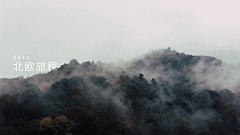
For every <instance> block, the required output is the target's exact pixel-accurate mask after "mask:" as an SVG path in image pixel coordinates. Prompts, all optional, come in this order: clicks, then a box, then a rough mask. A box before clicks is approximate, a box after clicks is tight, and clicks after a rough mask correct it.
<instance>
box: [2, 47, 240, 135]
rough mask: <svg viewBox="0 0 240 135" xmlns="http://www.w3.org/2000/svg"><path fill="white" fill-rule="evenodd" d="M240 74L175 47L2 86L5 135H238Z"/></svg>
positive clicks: (68, 68)
mask: <svg viewBox="0 0 240 135" xmlns="http://www.w3.org/2000/svg"><path fill="white" fill-rule="evenodd" d="M239 80H240V77H239V69H238V68H234V67H233V66H231V65H227V64H225V63H223V62H222V61H221V60H217V59H216V58H213V57H209V56H193V55H186V54H184V53H179V52H176V51H174V50H171V49H170V48H168V49H165V50H161V51H156V52H152V53H150V54H147V55H145V56H144V57H141V58H136V59H134V60H131V61H129V62H126V63H124V64H123V65H122V66H116V65H114V64H109V63H102V62H96V63H94V62H93V61H92V62H90V61H87V62H83V63H81V64H80V63H79V62H78V61H77V60H72V61H71V62H70V63H69V64H64V65H61V67H60V68H57V69H55V70H52V71H50V72H48V73H46V74H37V75H34V76H32V77H28V78H22V77H19V78H12V79H6V78H3V79H0V135H80V134H83V135H93V134H94V135H96V134H99V135H100V134H101V135H103V134H104V135H105V134H109V135H113V134H116V135H120V134H126V135H141V134H142V135H237V134H240V106H239V99H240V94H239V90H240V81H239Z"/></svg>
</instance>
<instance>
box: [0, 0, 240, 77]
mask: <svg viewBox="0 0 240 135" xmlns="http://www.w3.org/2000/svg"><path fill="white" fill-rule="evenodd" d="M239 14H240V1H239V0H181V1H179V0H171V1H170V0H101V1H100V0H87V1H85V0H67V1H66V0H0V57H1V59H0V60H1V63H0V71H1V72H0V78H3V77H6V78H9V77H17V76H20V75H23V76H25V77H26V76H28V75H33V74H37V73H39V72H37V71H34V72H19V71H13V69H14V65H13V64H15V62H16V61H14V60H13V57H14V56H29V60H25V61H23V60H22V61H19V60H17V62H26V61H31V62H34V63H37V62H38V61H39V62H41V61H42V62H45V63H47V62H51V61H53V62H57V63H58V65H59V66H60V64H62V63H64V62H65V63H68V62H69V61H70V60H71V59H77V60H78V61H79V62H83V61H86V60H90V61H91V60H95V61H103V62H104V61H114V60H116V59H124V60H125V61H126V60H129V59H131V58H133V57H136V56H139V55H142V54H144V53H146V52H149V50H153V49H162V48H167V47H171V48H172V49H175V50H176V51H179V52H184V53H188V54H194V55H209V56H214V57H217V58H219V59H222V60H223V61H224V62H227V63H238V62H239V61H240V15H239Z"/></svg>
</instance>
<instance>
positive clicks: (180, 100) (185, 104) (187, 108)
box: [172, 99, 192, 113]
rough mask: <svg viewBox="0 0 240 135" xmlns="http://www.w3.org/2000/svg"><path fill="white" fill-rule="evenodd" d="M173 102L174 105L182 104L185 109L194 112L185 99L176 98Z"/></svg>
mask: <svg viewBox="0 0 240 135" xmlns="http://www.w3.org/2000/svg"><path fill="white" fill-rule="evenodd" d="M172 103H173V104H174V105H177V106H180V107H181V108H183V109H184V110H185V111H187V112H189V113H192V109H191V108H190V107H189V105H188V103H187V102H185V101H183V100H182V99H174V100H173V101H172Z"/></svg>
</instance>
